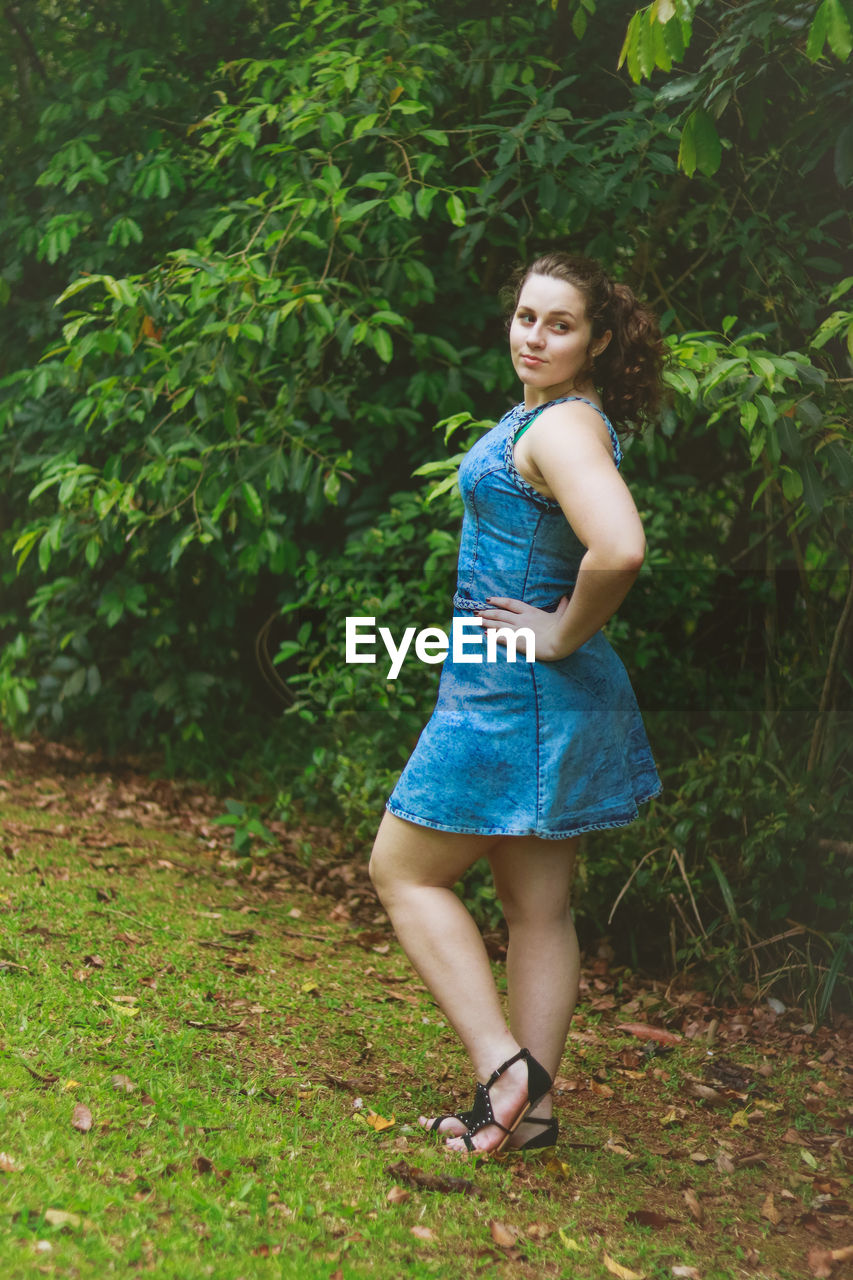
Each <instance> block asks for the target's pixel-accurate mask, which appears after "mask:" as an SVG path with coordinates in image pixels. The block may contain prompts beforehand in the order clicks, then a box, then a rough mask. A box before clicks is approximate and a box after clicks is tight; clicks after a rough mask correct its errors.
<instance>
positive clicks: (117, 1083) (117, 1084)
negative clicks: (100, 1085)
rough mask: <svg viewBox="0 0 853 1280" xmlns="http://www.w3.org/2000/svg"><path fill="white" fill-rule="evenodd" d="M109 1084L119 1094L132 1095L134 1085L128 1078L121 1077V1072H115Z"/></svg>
mask: <svg viewBox="0 0 853 1280" xmlns="http://www.w3.org/2000/svg"><path fill="white" fill-rule="evenodd" d="M110 1084H111V1085H112V1087H113V1088H114V1089H117V1090H118V1091H119V1093H133V1091H134V1089H135V1088H136V1085H135V1084H134V1083H133V1081H132V1080H131V1078H130V1076H125V1075H122V1074H121V1072H117V1073H116V1074H115V1075H114V1076H110Z"/></svg>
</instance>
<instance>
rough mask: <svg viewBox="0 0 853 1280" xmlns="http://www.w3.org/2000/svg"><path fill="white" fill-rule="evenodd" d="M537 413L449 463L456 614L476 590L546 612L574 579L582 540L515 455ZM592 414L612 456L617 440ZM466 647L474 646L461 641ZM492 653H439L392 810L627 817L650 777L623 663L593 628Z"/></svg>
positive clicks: (588, 825) (545, 823) (548, 833)
mask: <svg viewBox="0 0 853 1280" xmlns="http://www.w3.org/2000/svg"><path fill="white" fill-rule="evenodd" d="M580 399H583V397H582V396H563V397H561V399H560V400H554V401H551V402H550V403H551V404H560V403H562V402H563V401H566V400H580ZM585 403H587V404H589V403H591V401H585ZM543 407H545V408H547V407H548V406H543ZM593 408H597V406H595V405H593ZM539 412H541V408H540V409H527V410H526V409H525V408H524V405H523V404H522V405H516V406H515V408H513V409H511V410H510V411H509V413H507V414H505V415H504V417H503V418H502V419H501V420H500V422H499V423H498V424H497V426H496V427H493V428H492V430H491V431H488V432H487V433H486V434H485V435H484V436H482V437H481V438H480V439H479V440H478V441H477V443H476V444H475V445H474V446H473V448H472V449H471V450H470V451H469V452H468V454H467V455H466V457H465V459H464V461H463V463H462V466H461V467H460V469H459V487H460V490H461V492H462V498H463V501H464V504H465V515H464V519H463V524H462V539H461V544H460V548H459V567H458V581H457V590H456V594H455V596H454V597H453V605H454V616H455V617H458V618H471V617H473V616H474V614H475V613H476V610H477V609H486V608H488V607H489V606H488V603H487V600H486V597H487V596H510V597H513V598H514V599H517V600H524V601H526V602H527V603H529V604H533V605H536V606H537V607H538V608H540V609H547V610H549V611H553V610H554V609H556V607H557V605H558V603H559V601H560V597H561V596H563V595H567V594H569V593H570V592H571V590H572V587H573V586H574V582H575V579H576V577H577V571H578V565H579V563H580V560H581V558H582V556H583V555H584V553H585V551H586V548H585V547H584V545H583V543H581V542H580V540H579V539H578V538H577V537H576V535H575V533H574V531H573V530H572V528H571V526H570V524H569V523H568V521H567V520H566V517H565V516H564V515H563V512H562V509H561V508H560V505H559V503H558V502H557V501H556V500H555V499H553V498H546V497H545V496H544V495H543V494H541V493H539V492H538V491H537V490H536V489H534V488H533V487H532V485H529V484H528V483H527V482H526V481H525V480H524V479H523V478H522V476H521V475H520V474H519V473H518V471H517V470H516V467H515V463H514V461H513V445H514V443H515V439H516V437H517V435H518V433H519V432H520V431H521V430H523V429H524V427H525V426H526V425H529V423H530V421H531V419H532V418H533V417H534V416H535V415H536V414H537V413H539ZM598 412H599V413H600V412H601V410H600V409H599V410H598ZM602 417H604V420H605V422H606V423H607V426H608V429H609V431H610V436H611V440H612V444H613V459H614V462H615V463H616V466H617V467H618V466H619V463H620V462H621V460H622V451H621V449H620V448H619V442H618V440H617V438H616V433H615V431H614V430H613V427H612V426H611V424H610V422H609V421H608V419H607V418H606V417H605V415H604V414H602ZM471 630H472V631H473V628H472V629H471ZM467 651H468V652H469V653H470V652H476V650H475V648H474V646H473V645H470V644H469V646H468V650H467ZM482 655H483V658H484V659H485V644H483V645H482ZM497 658H498V660H497V661H496V662H487V661H485V660H484V661H483V662H481V663H473V662H466V663H459V662H454V661H453V657H452V652H449V653H448V655H447V658H446V659H445V662H444V667H443V670H442V673H441V681H440V683H439V689H438V698H437V701H436V705H435V710H434V711H433V714H432V716H431V718H430V720H429V722H428V723H427V725H426V727H425V728H424V730H423V732H422V733H421V736H420V738H419V739H418V742H417V745H416V747H415V749H414V752H413V753H412V755H411V757H410V759H409V762H408V764H407V765H406V767H405V769H404V770H403V773H402V774H401V776H400V779H399V781H398V783H397V785H396V787H395V788H394V790H393V792H392V793H391V796H390V798H389V799H388V802H387V806H386V807H387V808H388V809H389V810H390V812H391V813H393V814H396V815H397V817H399V818H405V819H406V820H408V821H409V822H415V823H417V824H418V825H420V826H424V827H434V828H436V829H437V830H439V831H459V832H470V833H472V834H478V835H497V836H526V835H535V836H540V837H541V838H542V839H544V840H562V839H565V838H566V837H568V836H574V835H579V834H580V833H581V832H583V831H596V830H603V829H604V828H607V827H621V826H624V825H625V824H626V823H628V822H631V821H633V819H634V818H636V817H637V813H638V809H637V806H638V805H639V804H642V803H643V801H645V800H649V799H651V797H652V796H654V795H657V793H658V792H659V791H660V790H661V783H660V779H659V778H658V775H657V771H656V769H655V764H654V760H653V759H652V754H651V751H650V749H649V743H648V739H647V737H646V733H645V729H644V728H643V722H642V719H641V717H640V712H639V709H638V707H637V700H636V698H635V697H634V691H633V689H632V688H631V683H630V681H629V679H628V675H627V672H626V671H625V668H624V666H623V665H622V662H621V661H620V659H619V658H618V657H617V655H616V653H615V652H614V651H613V649H612V648H611V646H610V644H609V643H608V641H607V640H606V639H605V637H604V635H603V633H602V632H601V631H598V632H596V634H595V635H594V636H593V637H592V638H591V639H590V640H587V642H586V643H585V644H583V645H581V646H580V648H579V649H576V650H575V652H574V653H572V654H570V655H569V657H567V658H561V659H559V660H558V661H556V662H544V661H543V662H540V661H535V662H531V663H528V662H527V661H526V659H525V657H524V655H523V654H522V653H519V654H518V660H517V661H516V662H510V661H508V659H507V657H506V650H505V649H504V648H503V647H502V646H498V649H497Z"/></svg>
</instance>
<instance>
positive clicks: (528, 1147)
mask: <svg viewBox="0 0 853 1280" xmlns="http://www.w3.org/2000/svg"><path fill="white" fill-rule="evenodd" d="M444 1120H459V1121H461V1122H462V1124H464V1126H465V1129H466V1131H467V1130H468V1129H469V1128H470V1126H471V1124H472V1123H473V1120H474V1108H473V1107H471V1109H470V1110H469V1111H449V1112H448V1113H447V1115H444V1116H436V1117H435V1119H434V1120H433V1122H432V1124H428V1125H426V1126H425V1128H426V1131H427V1133H437V1134H438V1136H439V1137H440V1138H461V1136H462V1135H461V1134H459V1133H442V1132H441V1125H442V1122H443V1121H444ZM522 1124H540V1125H542V1132H541V1133H537V1134H536V1135H535V1137H533V1138H528V1139H527V1141H526V1142H522V1144H521V1146H518V1147H513V1148H512V1150H513V1151H535V1150H538V1149H540V1148H543V1147H556V1145H557V1140H558V1138H559V1136H560V1122H559V1120H558V1119H557V1117H556V1116H547V1117H545V1116H530V1115H528V1116H526V1117H525V1118H524V1120H523V1121H522Z"/></svg>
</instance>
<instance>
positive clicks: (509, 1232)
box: [489, 1218, 516, 1249]
mask: <svg viewBox="0 0 853 1280" xmlns="http://www.w3.org/2000/svg"><path fill="white" fill-rule="evenodd" d="M489 1230H490V1231H491V1233H492V1239H493V1240H494V1242H495V1244H496V1245H499V1246H500V1247H501V1248H502V1249H511V1248H512V1246H513V1245H514V1244H515V1239H516V1237H515V1232H514V1231H513V1229H512V1227H507V1226H504V1224H503V1223H502V1222H497V1221H496V1220H495V1219H494V1218H493V1219H492V1221H491V1222H490V1223H489Z"/></svg>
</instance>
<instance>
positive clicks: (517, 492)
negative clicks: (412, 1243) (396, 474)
mask: <svg viewBox="0 0 853 1280" xmlns="http://www.w3.org/2000/svg"><path fill="white" fill-rule="evenodd" d="M509 340H510V341H509V345H510V355H511V357H512V362H513V366H514V368H515V371H516V374H517V375H518V377H519V379H520V380H521V383H522V385H523V388H524V400H523V402H522V403H521V404H518V405H516V406H515V408H513V409H511V410H510V411H509V412H508V413H507V414H505V415H504V417H503V418H502V419H501V421H500V422H499V423H498V425H497V426H496V427H494V428H493V429H492V430H491V431H489V432H487V433H486V434H485V435H484V436H483V437H481V439H480V440H478V441H477V443H476V444H475V445H474V447H473V448H472V449H471V450H470V452H469V453H468V454H467V456H466V458H465V460H464V462H463V464H462V466H461V468H460V472H459V484H460V489H461V491H462V496H463V499H464V503H465V516H464V520H463V526H462V539H461V546H460V553H459V577H458V584H457V593H456V595H455V596H454V601H453V603H454V615H455V616H457V617H465V618H479V619H481V621H482V625H483V626H484V627H485V628H489V629H494V630H495V631H496V639H497V641H498V642H499V644H501V645H503V646H504V647H505V646H506V642H507V639H508V636H507V629H509V630H510V631H517V630H518V629H519V628H527V629H529V632H532V634H533V637H534V641H535V644H534V650H535V660H534V661H532V662H527V661H526V660H525V659H524V656H522V657H521V658H520V659H519V660H517V661H515V662H511V661H508V660H507V658H506V655H505V654H504V656H503V658H502V654H503V651H502V650H501V649H498V650H497V651H496V653H497V657H498V661H495V662H480V663H472V662H458V661H454V660H453V658H452V655H450V654H449V655H448V657H447V659H446V661H445V664H444V669H443V671H442V676H441V682H440V685H439V693H438V700H437V703H436V707H435V711H434V712H433V715H432V717H431V719H430V721H429V723H428V724H427V726H426V728H425V729H424V731H423V733H422V734H421V736H420V738H419V740H418V743H417V746H416V747H415V750H414V752H413V754H412V756H411V758H410V760H409V762H408V764H407V765H406V768H405V770H404V771H403V773H402V775H401V777H400V780H399V782H398V783H397V786H396V787H395V788H394V791H393V793H392V795H391V797H390V799H389V800H388V803H387V811H386V813H385V815H384V817H383V819H382V823H381V825H380V828H379V832H378V834H377V837H376V842H375V845H374V848H373V855H372V858H371V863H370V871H371V876H372V878H373V883H374V885H375V887H376V890H377V892H378V894H379V897H380V899H381V900H382V903H383V904H384V906H385V908H386V910H387V911H388V914H389V916H390V917H391V921H392V923H393V925H394V929H395V931H396V933H397V937H398V938H399V940H400V943H401V944H402V946H403V948H404V949H405V951H406V953H407V955H408V956H409V959H410V960H411V962H412V964H413V965H414V966H415V968H416V969H417V971H418V973H419V974H420V975H421V977H422V978H423V979H424V981H425V982H426V984H427V986H428V987H429V989H430V991H431V992H432V994H433V995H434V997H435V999H436V1000H437V1002H438V1004H439V1005H440V1006H441V1008H442V1010H443V1011H444V1013H445V1014H446V1016H447V1018H448V1020H449V1021H450V1023H451V1025H452V1026H453V1028H454V1030H455V1031H456V1033H457V1034H458V1036H459V1037H460V1039H461V1040H462V1043H463V1044H464V1046H465V1049H466V1050H467V1052H468V1055H469V1057H470V1059H471V1064H472V1066H473V1069H474V1072H475V1074H476V1077H477V1081H478V1084H477V1087H476V1091H475V1096H474V1102H473V1105H472V1107H471V1108H470V1110H468V1111H461V1112H457V1113H455V1114H451V1115H447V1116H438V1117H434V1118H430V1119H427V1118H426V1117H423V1116H422V1117H421V1124H423V1125H424V1126H426V1127H428V1128H429V1129H431V1130H433V1131H435V1132H439V1133H441V1134H444V1135H447V1136H446V1143H447V1146H448V1147H449V1148H450V1149H452V1150H454V1151H460V1152H463V1153H464V1152H467V1151H478V1152H488V1151H497V1150H499V1149H501V1148H503V1147H504V1146H506V1145H509V1146H512V1147H534V1146H536V1147H539V1146H547V1145H551V1144H553V1143H554V1142H555V1141H556V1138H557V1122H556V1120H554V1119H553V1118H552V1098H551V1087H552V1083H553V1077H554V1075H556V1072H557V1068H558V1066H559V1063H560V1058H561V1056H562V1053H563V1049H564V1046H565V1042H566V1036H567V1034H568V1030H569V1022H570V1020H571V1016H572V1011H573V1008H574V1004H575V1001H576V998H577V989H578V970H579V958H578V944H577V938H576V936H575V930H574V925H573V922H572V917H571V912H570V907H569V891H570V886H571V880H572V871H573V866H574V860H575V856H576V849H577V843H578V837H579V836H580V834H581V833H582V832H584V831H590V830H600V829H602V828H606V827H617V826H622V825H624V824H625V823H628V822H630V821H632V819H633V818H635V817H636V816H637V806H638V804H641V803H642V802H643V801H645V800H648V799H650V798H651V797H652V796H654V795H656V794H657V792H658V791H659V790H660V781H659V779H658V776H657V772H656V770H655V766H654V761H653V760H652V756H651V753H650V750H649V744H648V740H647V738H646V734H645V731H644V729H643V724H642V720H641V718H640V713H639V711H638V709H637V703H636V700H635V698H634V694H633V690H632V689H631V685H630V682H629V680H628V677H627V674H626V672H625V668H624V667H623V666H622V663H621V662H620V660H619V658H618V657H617V656H616V654H615V653H614V651H613V649H612V648H611V647H610V645H609V644H608V642H607V640H605V638H604V636H603V635H602V633H601V627H602V626H603V625H604V623H605V622H607V620H608V618H610V617H611V615H612V614H613V613H614V612H615V610H616V609H617V608H618V606H619V604H620V603H621V602H622V600H623V599H624V597H625V595H626V594H627V592H628V590H629V589H630V587H631V585H632V583H633V581H634V579H635V577H636V575H637V573H638V571H639V568H640V565H641V564H642V561H643V556H644V552H645V539H644V536H643V529H642V525H641V523H640V518H639V515H638V514H637V509H636V507H635V505H634V503H633V501H632V498H631V495H630V493H629V492H628V489H627V487H626V485H625V483H624V481H623V480H622V479H621V477H620V475H619V470H618V467H619V464H620V462H621V458H622V453H621V449H620V447H619V442H618V440H617V438H616V433H615V431H614V429H613V426H612V424H611V421H610V419H611V418H613V419H615V420H616V421H617V422H620V421H621V422H623V423H624V422H628V421H635V422H636V421H638V420H641V419H642V418H643V417H644V416H646V415H648V414H650V413H652V412H653V411H654V409H655V408H656V406H657V404H658V402H659V398H660V369H661V342H660V334H659V330H658V326H657V322H656V320H655V318H654V316H653V315H652V314H651V313H650V312H649V311H648V310H647V309H646V308H645V307H644V306H642V305H641V304H640V303H639V302H638V301H637V299H636V298H635V297H634V295H633V294H632V293H631V291H630V289H628V288H627V287H626V286H625V285H621V284H614V283H613V282H612V281H611V280H610V279H609V278H608V277H607V275H606V274H605V273H604V271H603V270H602V269H601V268H600V266H598V264H596V263H594V262H592V261H590V260H589V259H585V258H580V257H575V256H571V255H568V254H563V253H551V254H548V255H546V256H544V257H541V258H538V259H537V260H536V261H535V262H533V263H532V264H531V265H530V266H529V267H528V268H527V270H526V271H524V272H523V273H521V275H520V283H519V285H518V288H517V291H516V294H515V304H514V309H513V315H512V321H511V325H510V334H509ZM517 644H518V649H519V651H521V650H523V649H524V648H525V639H524V636H523V635H521V636H519V638H518V641H517ZM481 857H485V858H487V859H488V860H489V863H490V864H491V869H492V873H493V875H494V880H495V886H496V889H497V893H498V895H499V897H500V900H501V904H502V908H503V912H504V917H505V919H506V922H507V927H508V931H509V945H508V949H507V988H508V1004H509V1026H507V1024H506V1022H505V1020H504V1015H503V1012H502V1009H501V1004H500V1000H499V997H498V993H497V990H496V987H495V983H494V980H493V977H492V971H491V966H490V964H489V960H488V957H487V955H486V951H485V948H484V946H483V942H482V939H481V937H480V934H479V932H478V930H477V928H476V926H475V924H474V921H473V920H472V918H471V916H470V915H469V913H468V911H467V910H466V908H465V907H464V905H463V904H462V902H461V901H460V899H459V898H458V897H457V896H456V894H455V893H454V891H453V885H454V884H455V883H456V882H457V881H458V880H459V879H460V877H461V876H462V875H463V873H464V872H465V871H466V870H467V869H468V867H469V866H471V864H472V863H473V862H475V861H476V860H477V859H478V858H481Z"/></svg>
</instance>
